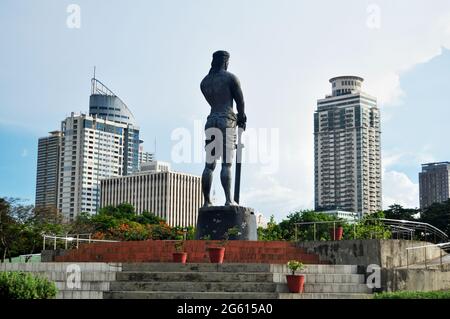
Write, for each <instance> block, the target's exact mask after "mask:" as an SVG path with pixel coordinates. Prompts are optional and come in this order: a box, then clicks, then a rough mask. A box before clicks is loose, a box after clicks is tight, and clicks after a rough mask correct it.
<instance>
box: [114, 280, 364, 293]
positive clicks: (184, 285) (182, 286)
mask: <svg viewBox="0 0 450 319" xmlns="http://www.w3.org/2000/svg"><path fill="white" fill-rule="evenodd" d="M110 289H111V291H178V292H254V293H259V292H288V288H287V285H286V284H282V283H278V284H277V283H273V282H188V281H186V282H140V281H139V282H137V281H121V282H112V283H111V285H110ZM305 292H308V293H315V292H319V293H327V292H330V293H331V292H332V293H371V289H369V288H368V287H367V286H366V285H365V284H338V283H331V284H327V283H305Z"/></svg>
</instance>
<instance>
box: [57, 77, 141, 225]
mask: <svg viewBox="0 0 450 319" xmlns="http://www.w3.org/2000/svg"><path fill="white" fill-rule="evenodd" d="M91 84H92V91H91V96H90V100H89V115H86V114H78V115H75V114H74V113H72V114H71V116H70V117H67V118H66V119H65V120H64V121H62V123H61V132H62V141H61V155H60V164H59V169H60V172H59V183H58V184H59V191H58V192H59V194H58V209H59V210H60V211H61V212H62V214H63V216H64V218H65V219H66V220H73V219H74V218H75V217H76V216H77V214H79V213H80V212H87V213H95V212H96V211H97V210H98V208H99V205H100V180H101V179H102V178H107V177H111V176H122V175H128V174H132V173H134V172H137V171H138V170H139V145H140V143H142V141H141V140H140V139H139V127H138V126H137V124H136V120H135V118H134V116H133V114H132V113H131V111H130V110H129V109H128V107H127V106H126V104H125V103H124V102H123V101H122V100H121V99H120V98H119V97H118V96H117V95H115V94H114V93H113V92H112V91H111V90H110V89H108V88H107V87H106V86H105V85H104V84H102V83H101V82H100V81H99V80H97V79H95V78H93V79H92V81H91Z"/></svg>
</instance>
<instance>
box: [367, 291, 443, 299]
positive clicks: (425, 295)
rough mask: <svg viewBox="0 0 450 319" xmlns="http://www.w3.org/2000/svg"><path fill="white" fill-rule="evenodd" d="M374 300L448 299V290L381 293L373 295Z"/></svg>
mask: <svg viewBox="0 0 450 319" xmlns="http://www.w3.org/2000/svg"><path fill="white" fill-rule="evenodd" d="M374 299H450V290H448V291H396V292H382V293H378V294H375V296H374Z"/></svg>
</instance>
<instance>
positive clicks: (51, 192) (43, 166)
mask: <svg viewBox="0 0 450 319" xmlns="http://www.w3.org/2000/svg"><path fill="white" fill-rule="evenodd" d="M60 148H61V132H60V131H53V132H50V135H49V136H47V137H42V138H40V139H39V142H38V155H37V156H38V159H37V172H36V202H35V206H36V208H44V207H47V208H49V207H52V208H57V207H58V176H59V173H58V172H59V156H60Z"/></svg>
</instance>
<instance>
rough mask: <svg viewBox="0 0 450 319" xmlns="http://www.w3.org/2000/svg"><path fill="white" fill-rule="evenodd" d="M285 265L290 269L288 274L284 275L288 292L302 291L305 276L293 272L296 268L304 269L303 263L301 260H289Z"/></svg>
mask: <svg viewBox="0 0 450 319" xmlns="http://www.w3.org/2000/svg"><path fill="white" fill-rule="evenodd" d="M287 266H288V268H289V270H290V271H291V274H290V275H286V281H287V285H288V288H289V292H291V293H302V292H303V287H304V285H305V276H304V275H296V274H295V272H296V271H298V270H304V269H305V266H304V265H303V263H302V262H300V261H298V260H289V261H288V263H287Z"/></svg>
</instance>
